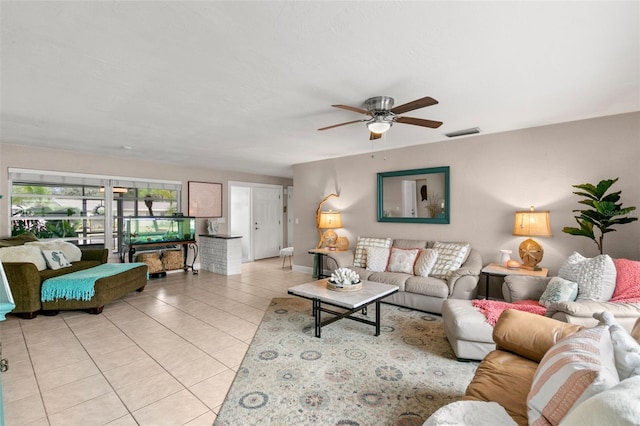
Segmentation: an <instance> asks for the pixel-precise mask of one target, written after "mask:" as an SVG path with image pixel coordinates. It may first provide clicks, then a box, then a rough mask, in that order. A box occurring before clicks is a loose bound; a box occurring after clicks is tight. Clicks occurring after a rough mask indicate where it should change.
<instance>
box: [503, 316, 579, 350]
mask: <svg viewBox="0 0 640 426" xmlns="http://www.w3.org/2000/svg"><path fill="white" fill-rule="evenodd" d="M581 329H582V326H579V325H575V324H567V323H565V322H562V321H558V320H554V319H552V318H547V317H543V316H541V315H536V314H532V313H529V312H522V311H516V310H513V309H507V310H506V311H504V312H503V313H502V315H500V318H498V322H497V323H496V325H495V327H494V328H493V341H494V342H495V343H496V349H499V350H503V351H509V352H513V353H515V354H517V355H520V356H523V357H525V358H527V359H530V360H532V361H535V362H540V360H542V357H543V356H544V354H545V353H546V352H547V351H548V350H549V348H551V346H553V345H555V344H556V343H557V342H559V341H560V340H562V339H564V338H565V337H566V336H568V335H570V334H573V333H575V332H577V331H579V330H581Z"/></svg>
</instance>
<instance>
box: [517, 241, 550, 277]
mask: <svg viewBox="0 0 640 426" xmlns="http://www.w3.org/2000/svg"><path fill="white" fill-rule="evenodd" d="M518 254H520V259H522V266H521V268H522V269H528V270H530V271H539V270H541V269H542V268H540V267H539V266H538V263H540V262H542V256H543V254H544V250H543V249H542V246H541V245H540V244H538V242H537V241H535V240H533V239H531V238H527V239H526V240H524V241H523V242H522V243H521V244H520V247H518Z"/></svg>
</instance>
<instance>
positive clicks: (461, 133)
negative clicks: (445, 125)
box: [444, 127, 480, 138]
mask: <svg viewBox="0 0 640 426" xmlns="http://www.w3.org/2000/svg"><path fill="white" fill-rule="evenodd" d="M474 133H480V128H478V127H472V128H470V129H464V130H457V131H455V132H449V133H445V134H444V135H445V136H446V137H448V138H457V137H458V136H467V135H473V134H474Z"/></svg>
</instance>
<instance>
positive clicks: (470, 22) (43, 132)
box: [0, 0, 640, 177]
mask: <svg viewBox="0 0 640 426" xmlns="http://www.w3.org/2000/svg"><path fill="white" fill-rule="evenodd" d="M0 18H1V24H2V30H1V31H2V40H1V43H2V45H1V48H2V50H1V52H0V55H1V56H0V59H1V70H0V71H1V75H0V77H1V81H0V83H1V94H0V96H1V97H0V101H1V103H0V112H1V116H0V119H1V128H0V130H1V134H0V140H1V141H2V143H13V144H23V145H32V146H46V147H54V148H61V149H68V150H75V151H84V152H91V153H97V154H101V155H109V156H124V157H128V158H132V157H133V158H141V159H147V160H153V161H162V162H170V163H177V164H185V165H191V166H195V167H207V168H213V169H223V170H237V171H245V172H254V173H259V174H267V175H274V176H284V177H290V176H292V169H291V165H293V164H296V163H303V162H308V161H314V160H319V159H323V158H331V157H339V156H344V155H351V154H358V153H364V152H369V151H371V149H372V143H371V142H370V141H369V138H368V137H369V133H368V131H367V129H366V127H365V125H364V124H363V123H357V124H352V125H350V126H344V127H339V128H335V129H332V130H326V131H322V132H320V131H318V130H317V129H318V128H319V127H324V126H328V125H332V124H337V123H341V122H345V121H351V120H356V119H360V118H363V117H364V116H362V115H359V114H356V113H353V112H350V111H345V110H340V109H337V108H331V106H330V105H332V104H346V105H351V106H356V107H362V106H363V102H364V100H365V99H367V98H369V97H372V96H378V95H387V96H392V97H394V98H395V100H396V105H399V104H403V103H406V102H409V101H412V100H414V99H417V98H421V97H424V96H431V97H434V98H435V99H437V100H438V101H440V103H439V104H438V105H435V106H431V107H428V108H423V109H419V110H416V111H412V112H411V113H406V114H404V115H406V116H411V117H418V118H427V119H433V120H439V121H444V125H443V126H442V127H440V128H439V129H435V130H433V129H427V128H422V127H417V126H410V125H405V124H396V125H394V126H393V127H392V128H391V130H390V131H389V132H388V133H387V134H386V136H385V137H384V138H383V139H381V140H378V141H375V142H374V143H373V146H374V148H373V149H375V150H379V149H389V148H396V147H401V146H408V145H416V144H423V143H429V142H436V141H442V140H445V139H447V138H446V137H445V136H444V133H447V132H451V131H455V130H460V129H465V128H469V127H476V126H478V127H480V128H481V129H482V131H483V133H494V132H499V131H505V130H512V129H519V128H526V127H532V126H539V125H545V124H552V123H559V122H565V121H572V120H578V119H584V118H590V117H596V116H603V115H611V114H618V113H625V112H631V111H638V110H640V64H639V62H640V59H639V57H640V33H639V27H640V25H639V22H640V2H638V1H626V2H616V1H603V2H591V1H590V2H576V1H567V2H481V1H472V2H458V1H447V2H431V1H424V2H404V1H384V2H326V1H305V2H293V1H273V2H271V1H268V2H267V1H258V2H240V1H233V2H231V1H194V2H188V1H180V2H178V1H167V2H159V1H139V2H131V1H120V2H115V1H85V2H80V1H52V2H49V1H43V2H35V1H29V2H27V1H16V2H12V1H4V0H3V1H2V3H1V9H0ZM123 146H128V147H131V149H130V150H126V149H123V148H122V147H123Z"/></svg>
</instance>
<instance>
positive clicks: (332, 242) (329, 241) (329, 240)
mask: <svg viewBox="0 0 640 426" xmlns="http://www.w3.org/2000/svg"><path fill="white" fill-rule="evenodd" d="M322 240H323V241H324V245H325V247H327V248H330V247H334V250H335V246H336V241H338V234H336V232H335V231H334V230H333V229H327V230H326V231H324V234H322Z"/></svg>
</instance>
